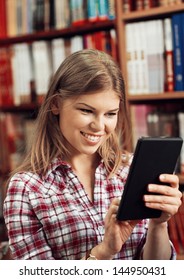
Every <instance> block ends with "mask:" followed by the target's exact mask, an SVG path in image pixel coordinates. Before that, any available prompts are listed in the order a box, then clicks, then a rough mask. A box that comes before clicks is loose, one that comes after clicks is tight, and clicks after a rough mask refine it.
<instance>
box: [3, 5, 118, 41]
mask: <svg viewBox="0 0 184 280" xmlns="http://www.w3.org/2000/svg"><path fill="white" fill-rule="evenodd" d="M0 17H1V21H2V23H1V26H0V38H1V37H2V38H3V37H11V36H17V35H22V34H29V33H33V32H37V31H46V30H52V29H62V28H68V27H70V26H72V25H81V24H85V23H86V22H96V21H101V20H108V19H109V20H111V19H114V18H115V1H114V0H62V1H61V0H27V1H26V0H1V1H0Z"/></svg>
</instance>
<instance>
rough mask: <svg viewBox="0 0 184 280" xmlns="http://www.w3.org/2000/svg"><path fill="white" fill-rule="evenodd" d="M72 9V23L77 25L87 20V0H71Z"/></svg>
mask: <svg viewBox="0 0 184 280" xmlns="http://www.w3.org/2000/svg"><path fill="white" fill-rule="evenodd" d="M87 2H88V1H87ZM94 2H96V1H94ZM70 11H71V23H72V25H74V26H77V25H82V24H84V23H85V22H87V3H86V1H85V0H71V1H70Z"/></svg>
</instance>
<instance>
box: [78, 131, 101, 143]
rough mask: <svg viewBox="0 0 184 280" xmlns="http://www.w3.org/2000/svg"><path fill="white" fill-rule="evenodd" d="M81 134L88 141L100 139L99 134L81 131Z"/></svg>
mask: <svg viewBox="0 0 184 280" xmlns="http://www.w3.org/2000/svg"><path fill="white" fill-rule="evenodd" d="M82 134H83V136H84V137H86V138H87V139H89V140H90V141H93V142H97V141H99V140H100V136H94V135H89V134H87V133H84V132H82Z"/></svg>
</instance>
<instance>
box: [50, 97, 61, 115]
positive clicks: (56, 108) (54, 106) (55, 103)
mask: <svg viewBox="0 0 184 280" xmlns="http://www.w3.org/2000/svg"><path fill="white" fill-rule="evenodd" d="M51 111H52V113H53V114H54V115H59V112H60V109H59V101H58V98H55V99H54V101H53V103H52V105H51Z"/></svg>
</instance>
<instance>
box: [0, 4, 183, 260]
mask: <svg viewBox="0 0 184 280" xmlns="http://www.w3.org/2000/svg"><path fill="white" fill-rule="evenodd" d="M123 3H124V1H123V0H115V19H113V20H112V19H111V20H109V19H105V20H100V21H98V20H97V21H95V22H88V21H87V22H85V24H79V25H72V24H71V25H70V26H67V27H65V28H59V29H56V28H52V29H49V30H44V31H36V32H33V33H29V34H28V33H26V34H19V35H16V36H15V35H13V36H11V37H3V38H0V49H1V48H3V47H5V48H6V47H9V46H13V45H15V44H21V43H27V44H32V43H33V42H37V41H43V40H44V41H46V42H50V41H51V40H53V39H56V38H58V39H59V38H63V39H70V38H72V37H74V36H76V35H81V36H83V35H86V34H93V33H95V32H98V31H99V32H100V31H109V30H111V29H115V30H116V35H117V52H118V62H119V65H120V67H121V70H122V73H123V75H124V77H125V80H126V90H127V102H128V105H129V107H130V108H131V106H132V105H135V106H136V105H140V104H145V105H150V104H154V105H155V106H159V107H160V106H165V104H169V105H171V106H172V105H173V104H174V106H176V107H177V106H178V107H179V108H180V107H181V103H182V102H183V101H184V91H180V92H178V91H173V92H166V91H165V92H163V93H159V94H158V93H157V92H155V93H150V94H139V95H137V94H129V92H128V75H127V54H126V34H125V27H126V24H128V23H134V22H139V21H148V20H151V19H164V18H165V17H167V16H171V15H172V14H173V13H180V12H184V3H181V4H177V5H172V6H163V7H154V8H150V9H147V10H141V11H132V12H127V13H124V12H123ZM38 109H39V104H38V103H37V102H31V103H28V104H19V105H11V104H10V105H4V104H2V105H0V114H2V113H3V114H8V113H13V114H16V115H19V114H22V115H27V114H28V115H29V116H35V114H36V112H37V110H38ZM131 149H132V147H131ZM5 175H6V174H3V173H2V172H1V173H0V178H1V177H3V176H5ZM179 177H180V183H181V185H184V175H180V176H179ZM181 258H183V259H184V257H183V256H182V257H181Z"/></svg>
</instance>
